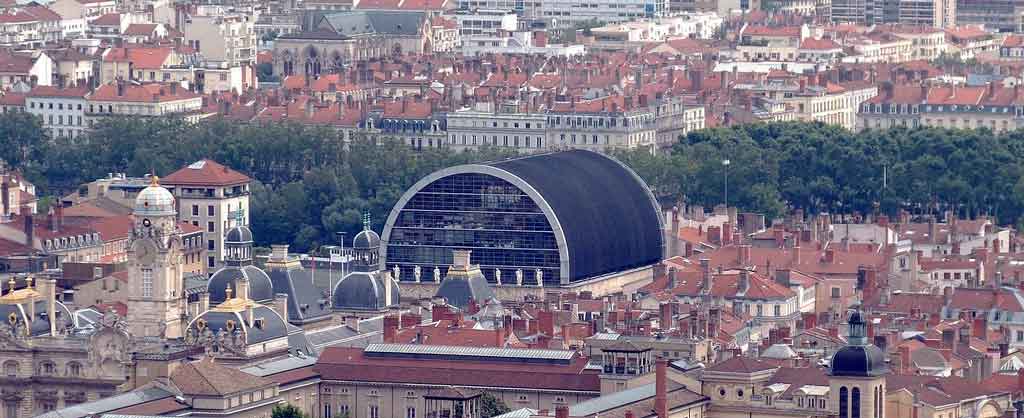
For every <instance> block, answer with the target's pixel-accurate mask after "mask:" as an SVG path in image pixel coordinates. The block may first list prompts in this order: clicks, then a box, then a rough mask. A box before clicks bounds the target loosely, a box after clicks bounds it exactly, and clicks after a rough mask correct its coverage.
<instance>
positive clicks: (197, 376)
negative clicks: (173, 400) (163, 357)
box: [171, 357, 275, 396]
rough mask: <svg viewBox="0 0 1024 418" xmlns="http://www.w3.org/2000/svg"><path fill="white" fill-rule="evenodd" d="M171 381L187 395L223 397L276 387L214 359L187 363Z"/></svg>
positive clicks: (176, 372)
mask: <svg viewBox="0 0 1024 418" xmlns="http://www.w3.org/2000/svg"><path fill="white" fill-rule="evenodd" d="M171 381H173V382H174V384H175V385H176V386H177V387H178V388H179V389H181V391H182V392H183V393H185V394H186V395H199V396H223V395H230V394H233V393H238V392H242V391H246V390H252V389H257V388H262V387H267V386H271V385H274V384H275V383H274V382H273V381H271V380H269V379H265V378H263V377H259V376H254V375H251V374H249V373H246V372H243V371H241V370H238V369H233V368H230V367H227V366H224V365H221V364H220V363H216V362H214V361H213V359H212V357H206V358H204V359H203V360H200V361H197V362H193V363H185V364H182V365H180V366H178V368H177V369H175V370H174V373H171Z"/></svg>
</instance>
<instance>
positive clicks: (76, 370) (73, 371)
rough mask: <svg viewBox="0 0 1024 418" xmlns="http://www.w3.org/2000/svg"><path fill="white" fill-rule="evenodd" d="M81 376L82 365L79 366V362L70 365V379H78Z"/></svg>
mask: <svg viewBox="0 0 1024 418" xmlns="http://www.w3.org/2000/svg"><path fill="white" fill-rule="evenodd" d="M81 375H82V365H81V364H79V363H78V362H74V361H72V362H70V363H68V376H69V377H78V376H81Z"/></svg>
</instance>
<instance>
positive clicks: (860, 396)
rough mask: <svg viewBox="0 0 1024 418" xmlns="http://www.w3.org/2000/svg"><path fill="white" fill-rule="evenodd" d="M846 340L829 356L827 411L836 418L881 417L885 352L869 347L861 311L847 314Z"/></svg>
mask: <svg viewBox="0 0 1024 418" xmlns="http://www.w3.org/2000/svg"><path fill="white" fill-rule="evenodd" d="M848 325H849V327H850V330H849V338H848V339H847V341H849V343H848V345H847V346H846V347H843V348H841V349H839V351H836V353H835V354H834V355H833V356H832V364H831V367H830V369H829V379H828V381H829V403H830V405H829V409H831V410H832V411H835V412H836V413H835V416H836V417H838V418H884V417H885V391H886V389H885V375H886V373H888V372H889V368H888V366H886V364H885V353H883V352H882V350H881V349H879V348H878V347H876V346H874V345H872V344H868V341H867V335H866V328H867V326H866V325H867V323H866V322H865V321H864V316H863V315H862V314H861V313H860V311H854V312H853V313H852V314H850V319H849V321H848Z"/></svg>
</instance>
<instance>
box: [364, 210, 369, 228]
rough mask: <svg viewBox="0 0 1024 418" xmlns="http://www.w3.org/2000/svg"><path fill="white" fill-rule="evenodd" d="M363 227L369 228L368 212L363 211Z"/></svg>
mask: <svg viewBox="0 0 1024 418" xmlns="http://www.w3.org/2000/svg"><path fill="white" fill-rule="evenodd" d="M363 229H364V230H367V231H369V230H370V212H363Z"/></svg>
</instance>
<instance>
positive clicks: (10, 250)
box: [0, 238, 37, 256]
mask: <svg viewBox="0 0 1024 418" xmlns="http://www.w3.org/2000/svg"><path fill="white" fill-rule="evenodd" d="M34 252H37V251H36V249H35V248H32V247H29V246H27V245H25V243H23V242H16V241H11V240H8V239H4V238H0V255H4V256H6V255H15V254H29V253H34Z"/></svg>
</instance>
